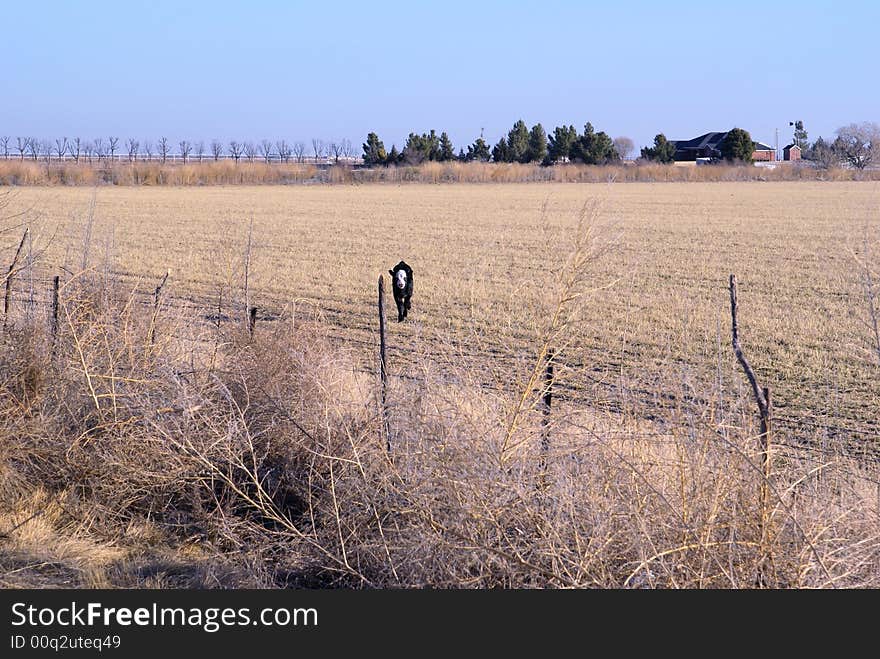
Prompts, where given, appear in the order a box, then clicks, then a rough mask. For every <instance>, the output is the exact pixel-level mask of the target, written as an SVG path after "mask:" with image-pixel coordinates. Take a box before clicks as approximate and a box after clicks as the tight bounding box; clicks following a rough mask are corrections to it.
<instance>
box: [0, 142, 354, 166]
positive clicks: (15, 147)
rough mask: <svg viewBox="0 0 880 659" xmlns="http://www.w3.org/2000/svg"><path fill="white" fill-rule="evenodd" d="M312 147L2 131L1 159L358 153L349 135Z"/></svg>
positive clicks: (277, 157) (294, 157)
mask: <svg viewBox="0 0 880 659" xmlns="http://www.w3.org/2000/svg"><path fill="white" fill-rule="evenodd" d="M310 147H311V148H307V146H306V143H305V142H288V141H287V140H276V141H271V140H266V139H264V140H261V141H259V142H253V141H239V140H230V141H229V142H226V143H224V142H221V141H220V140H212V141H211V142H205V141H203V140H199V141H190V140H180V141H178V142H177V144H176V149H175V145H174V144H173V143H172V142H171V141H170V140H169V139H168V138H167V137H160V138H159V139H157V140H155V141H152V140H143V141H140V140H136V139H134V138H129V139H126V140H125V141H124V142H123V143H122V144H120V140H119V138H118V137H108V138H106V139H105V138H103V137H97V138H95V139H92V140H84V139H82V138H79V137H75V138H67V137H62V138H59V139H55V140H42V139H37V138H35V137H16V138H12V137H9V136H6V135H0V158H2V159H5V160H10V159H18V160H33V161H38V160H43V161H46V162H48V161H51V160H72V161H74V162H77V163H79V162H87V163H90V164H91V163H95V162H98V163H101V162H104V161H108V160H109V161H119V160H127V161H129V162H137V161H139V160H148V161H155V160H157V161H160V162H162V163H165V162H167V161H168V160H181V161H183V162H184V163H187V162H194V161H197V162H204V161H209V160H226V159H229V160H233V161H235V162H236V163H237V162H239V161H242V160H245V161H248V162H257V161H263V162H267V163H269V162H285V163H289V162H299V163H303V162H305V161H306V159H307V158H311V157H312V154H314V159H315V160H321V159H330V160H333V162H335V163H339V162H340V161H341V160H351V159H352V158H354V157H355V156H356V153H355V149H354V147H353V145H352V143H351V141H350V140H348V139H340V140H329V141H324V140H321V139H312V140H311V145H310Z"/></svg>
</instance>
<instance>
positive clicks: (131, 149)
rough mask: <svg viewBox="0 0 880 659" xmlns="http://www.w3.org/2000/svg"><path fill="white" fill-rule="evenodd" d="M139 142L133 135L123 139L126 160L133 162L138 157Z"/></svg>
mask: <svg viewBox="0 0 880 659" xmlns="http://www.w3.org/2000/svg"><path fill="white" fill-rule="evenodd" d="M139 147H140V143H139V142H138V141H137V140H136V139H134V138H133V137H129V138H128V139H127V140H125V148H126V149H127V150H128V162H134V161H135V160H137V157H138V148H139Z"/></svg>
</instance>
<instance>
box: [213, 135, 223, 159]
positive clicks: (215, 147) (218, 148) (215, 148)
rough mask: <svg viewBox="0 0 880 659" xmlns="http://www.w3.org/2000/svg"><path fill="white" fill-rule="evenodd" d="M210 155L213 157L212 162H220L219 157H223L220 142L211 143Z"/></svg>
mask: <svg viewBox="0 0 880 659" xmlns="http://www.w3.org/2000/svg"><path fill="white" fill-rule="evenodd" d="M211 153H212V154H213V155H214V160H220V156H222V155H223V145H222V144H221V143H220V140H212V141H211Z"/></svg>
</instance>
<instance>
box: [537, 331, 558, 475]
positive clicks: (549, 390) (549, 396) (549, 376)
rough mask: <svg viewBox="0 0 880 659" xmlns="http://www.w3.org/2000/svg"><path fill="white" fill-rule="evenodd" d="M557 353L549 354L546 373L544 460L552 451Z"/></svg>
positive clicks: (552, 351) (551, 351) (543, 421)
mask: <svg viewBox="0 0 880 659" xmlns="http://www.w3.org/2000/svg"><path fill="white" fill-rule="evenodd" d="M555 357H556V351H555V350H553V348H550V350H549V351H548V353H547V367H546V369H545V371H544V405H543V408H544V410H543V412H544V416H543V419H542V420H541V453H542V454H543V457H542V460H546V457H547V453H548V452H549V451H550V409H551V407H552V405H553V359H554V358H555Z"/></svg>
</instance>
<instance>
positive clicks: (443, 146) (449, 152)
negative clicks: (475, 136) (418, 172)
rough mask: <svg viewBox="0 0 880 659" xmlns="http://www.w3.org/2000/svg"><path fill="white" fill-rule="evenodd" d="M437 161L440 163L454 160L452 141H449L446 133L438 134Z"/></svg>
mask: <svg viewBox="0 0 880 659" xmlns="http://www.w3.org/2000/svg"><path fill="white" fill-rule="evenodd" d="M437 159H438V160H441V161H447V160H455V147H454V146H452V140H450V139H449V135H447V134H446V131H444V132H442V133H440V142H439V146H438V153H437Z"/></svg>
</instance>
